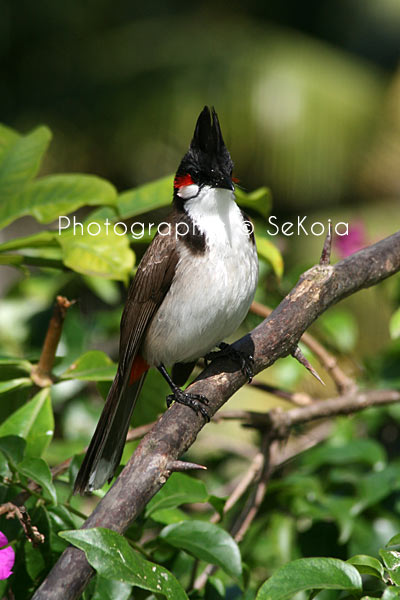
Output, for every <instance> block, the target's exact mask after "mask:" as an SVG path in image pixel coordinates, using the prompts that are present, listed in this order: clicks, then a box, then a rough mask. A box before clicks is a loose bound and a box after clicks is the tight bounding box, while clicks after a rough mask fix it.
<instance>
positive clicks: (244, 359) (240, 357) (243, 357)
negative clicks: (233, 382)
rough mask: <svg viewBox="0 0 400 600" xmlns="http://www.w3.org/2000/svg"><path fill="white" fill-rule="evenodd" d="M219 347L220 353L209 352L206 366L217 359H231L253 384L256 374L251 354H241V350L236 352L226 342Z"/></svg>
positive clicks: (205, 358)
mask: <svg viewBox="0 0 400 600" xmlns="http://www.w3.org/2000/svg"><path fill="white" fill-rule="evenodd" d="M217 347H218V348H219V350H220V351H219V352H209V353H208V354H206V355H205V357H204V362H205V363H206V366H207V365H208V363H209V362H212V361H213V360H215V359H216V358H221V357H227V358H230V359H231V360H232V361H233V362H235V363H237V364H239V366H240V370H241V371H242V373H243V375H246V377H247V379H248V381H249V383H251V381H252V379H253V375H254V372H253V365H254V358H253V356H252V355H251V354H245V353H244V352H241V351H240V350H236V349H235V348H233V347H232V346H231V345H230V344H226V343H225V342H221V343H220V344H218V345H217Z"/></svg>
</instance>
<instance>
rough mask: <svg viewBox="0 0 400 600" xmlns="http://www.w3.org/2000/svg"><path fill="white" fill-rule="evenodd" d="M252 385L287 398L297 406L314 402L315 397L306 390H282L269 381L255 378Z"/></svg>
mask: <svg viewBox="0 0 400 600" xmlns="http://www.w3.org/2000/svg"><path fill="white" fill-rule="evenodd" d="M250 385H251V386H252V387H255V388H257V389H259V390H262V391H263V392H267V393H268V394H273V395H274V396H277V397H278V398H282V399H283V400H287V401H288V402H291V403H292V404H297V406H307V405H308V404H311V403H312V402H313V398H312V397H311V396H310V395H309V394H306V393H305V392H288V391H287V390H281V389H280V388H277V387H275V386H273V385H269V384H268V383H264V382H262V381H255V380H254V379H253V381H252V382H251V384H250Z"/></svg>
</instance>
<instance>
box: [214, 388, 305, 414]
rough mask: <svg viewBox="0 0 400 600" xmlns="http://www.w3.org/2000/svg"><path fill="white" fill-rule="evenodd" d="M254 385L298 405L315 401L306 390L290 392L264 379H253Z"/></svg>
mask: <svg viewBox="0 0 400 600" xmlns="http://www.w3.org/2000/svg"><path fill="white" fill-rule="evenodd" d="M250 385H251V386H252V387H255V388H257V389H259V390H262V391H263V392H267V393H268V394H273V395H274V396H277V397H278V398H282V399H283V400H287V401H288V402H291V403H292V404H297V405H298V406H306V405H307V404H311V402H313V398H312V397H311V396H310V395H309V394H306V393H305V392H288V391H287V390H282V389H280V388H277V387H275V386H273V385H269V384H268V383H264V382H262V381H255V380H254V379H253V381H252V382H251V384H250ZM224 414H225V411H224V413H221V415H219V416H221V418H224Z"/></svg>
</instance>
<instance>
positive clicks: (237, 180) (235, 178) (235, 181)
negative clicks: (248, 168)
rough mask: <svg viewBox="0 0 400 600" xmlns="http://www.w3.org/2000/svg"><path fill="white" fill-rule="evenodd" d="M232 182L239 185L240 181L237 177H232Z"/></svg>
mask: <svg viewBox="0 0 400 600" xmlns="http://www.w3.org/2000/svg"><path fill="white" fill-rule="evenodd" d="M232 181H233V183H239V181H240V179H239V177H232Z"/></svg>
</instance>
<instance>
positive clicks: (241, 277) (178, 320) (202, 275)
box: [142, 188, 258, 366]
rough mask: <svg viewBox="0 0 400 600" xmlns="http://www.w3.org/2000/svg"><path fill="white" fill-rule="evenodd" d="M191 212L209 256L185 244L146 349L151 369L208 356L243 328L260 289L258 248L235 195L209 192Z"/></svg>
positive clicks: (195, 202)
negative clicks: (212, 350) (203, 237)
mask: <svg viewBox="0 0 400 600" xmlns="http://www.w3.org/2000/svg"><path fill="white" fill-rule="evenodd" d="M185 209H186V210H187V212H188V214H189V215H190V217H191V218H192V219H193V221H194V223H195V224H196V225H197V227H198V228H199V229H200V231H201V232H204V233H205V236H206V250H205V252H204V253H196V254H194V253H193V252H192V250H191V249H190V247H188V245H186V244H185V243H184V242H183V241H179V243H178V245H177V249H178V252H179V255H180V258H179V262H178V264H177V267H176V271H175V276H174V280H173V283H172V285H171V288H170V289H169V291H168V293H167V295H166V296H165V298H164V300H163V302H162V304H161V306H160V308H159V309H158V311H157V313H156V315H155V317H154V318H153V321H152V323H151V325H150V327H149V329H148V332H147V334H146V337H145V340H144V343H143V348H142V354H143V357H144V359H145V360H146V361H147V362H148V364H150V365H151V366H157V365H159V364H161V363H163V364H165V365H171V364H174V363H176V362H189V361H191V360H195V359H197V358H199V357H200V356H204V355H205V354H206V353H207V352H209V351H210V350H211V349H212V348H213V347H214V346H216V345H217V344H218V343H220V342H222V341H223V340H224V339H225V338H226V337H228V336H229V335H231V334H232V333H233V332H234V331H235V330H236V329H237V328H238V326H239V325H240V324H241V322H242V321H243V319H244V318H245V316H246V314H247V312H248V310H249V307H250V304H251V302H252V300H253V297H254V293H255V289H256V286H257V278H258V259H257V252H256V247H255V244H254V243H253V242H252V241H251V238H250V237H249V235H248V234H247V233H246V228H245V226H244V224H243V217H242V214H241V212H240V209H239V208H238V206H237V205H236V203H235V201H234V195H233V193H232V192H230V191H229V190H222V189H219V190H216V189H210V188H204V189H203V190H202V191H201V192H200V194H199V195H198V196H197V197H196V198H193V199H192V200H189V201H187V202H186V205H185Z"/></svg>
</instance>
